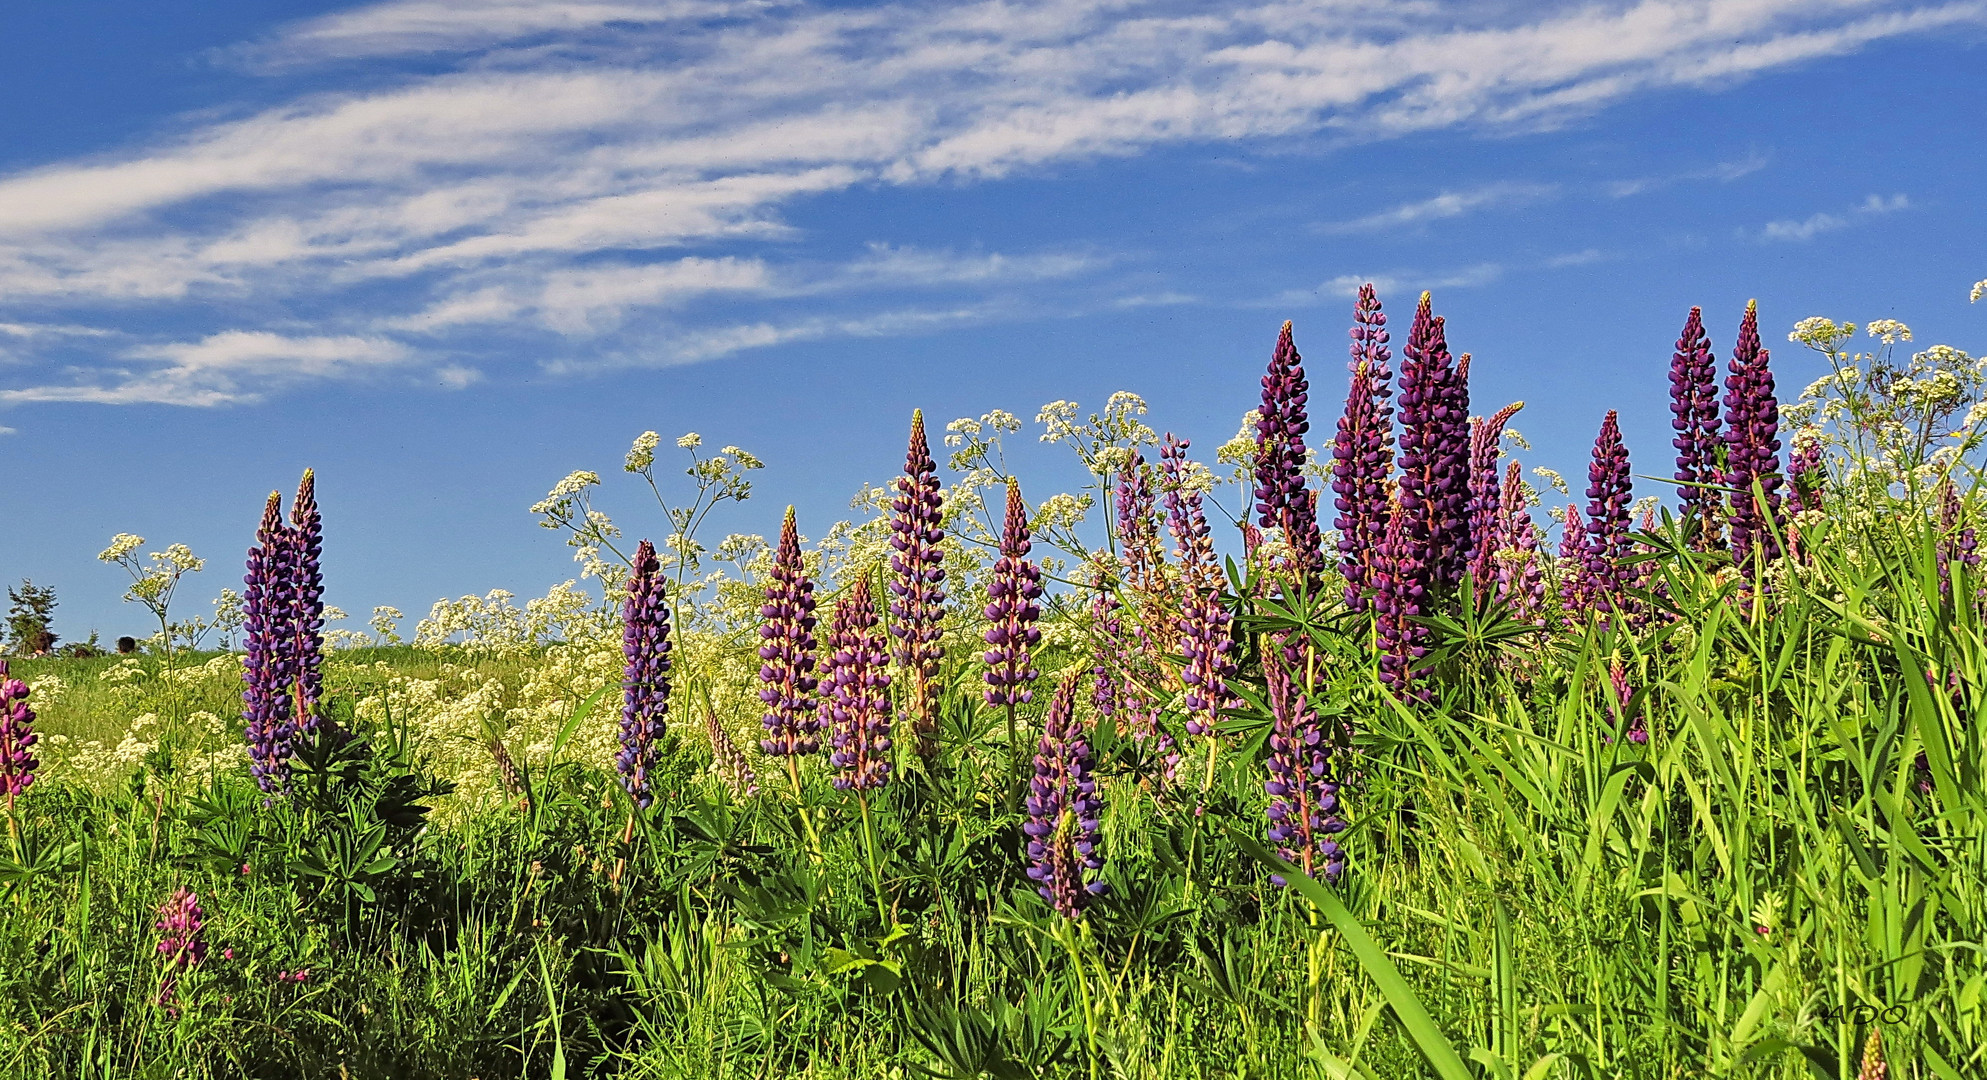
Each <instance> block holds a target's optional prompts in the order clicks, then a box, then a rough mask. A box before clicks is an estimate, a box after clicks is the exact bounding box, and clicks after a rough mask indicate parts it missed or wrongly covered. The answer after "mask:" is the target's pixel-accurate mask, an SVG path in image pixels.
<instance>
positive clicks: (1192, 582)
mask: <svg viewBox="0 0 1987 1080" xmlns="http://www.w3.org/2000/svg"><path fill="white" fill-rule="evenodd" d="M1383 325H1384V324H1383ZM1190 445H1191V444H1190V443H1189V442H1188V441H1187V440H1185V439H1175V438H1173V436H1172V435H1170V434H1169V435H1167V436H1166V445H1165V446H1164V447H1163V448H1162V449H1161V450H1160V460H1161V461H1162V462H1163V463H1164V467H1165V470H1166V476H1167V480H1168V485H1167V490H1166V513H1167V521H1168V522H1169V524H1170V525H1171V528H1172V532H1173V538H1174V540H1175V541H1176V542H1177V543H1178V545H1179V547H1178V554H1179V557H1180V577H1181V580H1182V581H1183V582H1184V583H1185V585H1186V593H1187V595H1186V600H1185V603H1184V605H1183V606H1182V610H1181V612H1180V616H1179V620H1178V622H1177V624H1176V625H1177V627H1178V629H1179V632H1180V652H1181V654H1182V656H1183V658H1184V659H1185V661H1186V663H1185V665H1184V666H1183V667H1182V668H1181V670H1180V681H1181V683H1182V684H1184V685H1185V687H1186V694H1185V698H1186V700H1185V705H1186V709H1187V720H1186V728H1187V734H1189V735H1210V736H1211V735H1213V734H1214V733H1215V730H1216V727H1217V725H1218V724H1219V723H1220V720H1221V711H1222V710H1223V709H1226V708H1228V707H1229V706H1231V705H1233V704H1234V701H1235V698H1234V694H1233V693H1232V692H1231V691H1230V690H1229V689H1228V680H1230V679H1232V678H1234V677H1235V670H1236V669H1235V656H1234V653H1235V639H1234V634H1233V631H1232V629H1231V627H1230V623H1231V621H1232V618H1233V617H1232V616H1231V615H1230V614H1229V612H1228V609H1227V608H1226V607H1223V606H1222V604H1221V574H1220V572H1219V570H1217V569H1216V567H1215V565H1214V541H1213V538H1212V536H1211V533H1210V530H1209V529H1208V525H1207V514H1206V511H1205V510H1204V509H1203V507H1202V502H1201V493H1200V492H1198V491H1193V490H1190V489H1189V488H1188V487H1187V484H1186V480H1187V466H1188V464H1189V462H1188V460H1187V447H1188V446H1190Z"/></svg>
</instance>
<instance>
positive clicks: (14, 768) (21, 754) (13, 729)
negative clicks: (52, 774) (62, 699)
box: [0, 660, 41, 814]
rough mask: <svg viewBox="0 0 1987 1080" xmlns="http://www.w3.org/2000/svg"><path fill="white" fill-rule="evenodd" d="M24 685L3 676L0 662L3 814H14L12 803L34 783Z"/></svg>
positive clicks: (31, 736)
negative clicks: (5, 801)
mask: <svg viewBox="0 0 1987 1080" xmlns="http://www.w3.org/2000/svg"><path fill="white" fill-rule="evenodd" d="M30 693H32V691H31V690H29V689H28V684H27V683H24V682H22V681H21V680H19V679H16V678H14V677H13V676H11V675H9V674H7V661H5V660H0V795H5V796H6V797H7V812H8V813H9V814H12V813H13V812H14V800H15V799H16V798H18V797H19V796H20V794H21V793H22V792H24V791H26V790H27V789H28V786H29V785H30V784H33V783H34V773H35V770H36V769H38V768H40V767H41V762H40V761H39V760H38V759H37V758H36V757H35V756H34V744H35V742H36V741H37V740H39V739H40V738H41V736H39V735H36V734H35V730H34V710H33V709H30V708H28V695H29V694H30Z"/></svg>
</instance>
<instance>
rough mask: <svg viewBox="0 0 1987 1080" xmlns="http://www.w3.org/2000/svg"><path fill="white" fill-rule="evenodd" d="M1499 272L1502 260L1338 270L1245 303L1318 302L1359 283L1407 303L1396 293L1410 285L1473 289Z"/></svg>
mask: <svg viewBox="0 0 1987 1080" xmlns="http://www.w3.org/2000/svg"><path fill="white" fill-rule="evenodd" d="M1503 276H1504V266H1503V265H1502V264H1500V263H1488V262H1487V263H1477V264H1475V265H1473V266H1465V267H1462V268H1460V269H1456V270H1449V271H1444V272H1441V273H1435V274H1428V273H1423V272H1415V271H1398V272H1395V273H1391V274H1340V275H1338V276H1337V277H1334V278H1331V279H1329V280H1327V281H1325V282H1324V283H1322V284H1320V285H1318V286H1317V287H1316V288H1312V289H1287V290H1285V291H1283V292H1280V293H1278V294H1276V295H1275V296H1272V297H1270V298H1269V299H1268V300H1264V301H1260V302H1257V303H1252V304H1250V305H1248V306H1251V307H1297V306H1306V305H1312V304H1319V303H1323V302H1324V301H1325V300H1326V299H1327V298H1330V299H1334V300H1335V299H1337V298H1340V297H1349V296H1358V295H1359V287H1360V286H1361V285H1366V284H1371V285H1372V286H1373V291H1374V292H1376V293H1379V294H1380V299H1381V301H1382V302H1383V303H1388V302H1391V303H1392V304H1393V305H1394V306H1399V305H1400V304H1401V303H1403V302H1405V303H1408V304H1409V305H1410V306H1411V305H1412V302H1413V300H1414V299H1416V298H1417V297H1416V296H1413V295H1411V296H1409V297H1408V298H1407V299H1406V300H1405V301H1404V300H1403V299H1402V298H1401V296H1400V294H1401V293H1402V292H1403V290H1407V289H1413V290H1414V291H1415V293H1416V294H1418V293H1419V292H1420V290H1423V289H1427V290H1435V289H1473V288H1478V287H1480V286H1484V285H1488V284H1490V283H1491V282H1494V281H1496V280H1498V279H1499V278H1501V277H1503Z"/></svg>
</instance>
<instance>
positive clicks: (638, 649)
mask: <svg viewBox="0 0 1987 1080" xmlns="http://www.w3.org/2000/svg"><path fill="white" fill-rule="evenodd" d="M627 589H628V597H627V599H626V600H624V601H622V603H621V626H622V629H621V657H622V659H623V661H624V664H625V666H624V667H623V668H622V683H621V752H620V753H619V754H617V755H615V758H614V767H615V769H616V770H617V771H619V772H620V774H621V786H622V787H624V788H626V789H627V791H628V794H629V795H631V796H633V797H634V800H635V803H636V805H638V806H640V807H641V808H642V809H644V810H646V809H648V808H649V807H650V806H651V805H653V804H654V802H655V792H653V791H651V790H650V789H649V777H650V776H651V775H653V774H654V772H655V770H656V768H657V766H659V765H660V764H661V761H660V760H659V759H660V757H661V754H662V751H663V749H664V748H665V746H666V745H667V739H668V736H669V651H670V640H669V603H668V600H667V599H666V598H665V597H664V596H663V577H662V560H661V559H658V558H657V557H656V554H655V545H654V544H651V543H649V542H648V541H647V540H643V541H642V542H641V543H640V544H638V545H636V547H635V558H634V566H633V573H631V574H630V575H629V576H628V585H627Z"/></svg>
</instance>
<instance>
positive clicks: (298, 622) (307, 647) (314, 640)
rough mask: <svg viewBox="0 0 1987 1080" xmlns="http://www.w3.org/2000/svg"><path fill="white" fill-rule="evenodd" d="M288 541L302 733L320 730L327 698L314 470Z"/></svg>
mask: <svg viewBox="0 0 1987 1080" xmlns="http://www.w3.org/2000/svg"><path fill="white" fill-rule="evenodd" d="M289 543H290V559H291V563H290V573H291V574H292V575H293V578H292V580H293V582H294V592H293V593H292V594H291V595H292V599H291V603H292V604H294V605H295V606H294V608H293V609H292V611H291V615H290V633H291V634H292V635H294V637H295V638H296V641H295V643H294V644H293V645H291V647H290V652H291V655H292V656H293V657H294V658H295V660H296V665H297V671H296V676H295V677H296V683H295V685H294V688H293V689H292V691H291V693H292V695H293V696H294V698H295V707H294V708H293V709H292V710H291V714H292V715H293V716H294V717H295V718H296V723H297V729H298V730H299V731H316V730H317V725H318V720H319V716H318V703H319V702H320V701H321V700H322V699H323V697H324V573H323V571H322V570H320V569H319V559H320V557H321V555H322V554H323V549H324V524H323V521H322V519H321V518H320V516H319V514H318V510H317V477H316V474H315V473H313V472H312V471H311V470H310V469H305V470H304V478H303V480H302V482H301V483H299V484H298V485H297V498H296V501H295V502H293V503H291V504H290V531H289Z"/></svg>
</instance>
